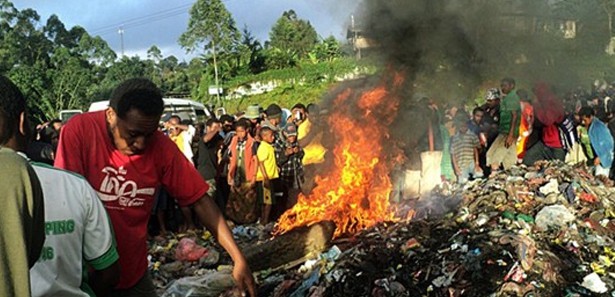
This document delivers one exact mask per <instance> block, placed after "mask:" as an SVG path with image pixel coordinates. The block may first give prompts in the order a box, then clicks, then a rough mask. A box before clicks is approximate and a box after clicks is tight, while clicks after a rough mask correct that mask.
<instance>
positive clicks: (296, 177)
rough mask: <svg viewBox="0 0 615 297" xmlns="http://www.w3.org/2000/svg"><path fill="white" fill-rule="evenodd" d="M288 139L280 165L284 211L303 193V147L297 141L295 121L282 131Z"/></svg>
mask: <svg viewBox="0 0 615 297" xmlns="http://www.w3.org/2000/svg"><path fill="white" fill-rule="evenodd" d="M282 133H283V136H284V138H285V139H286V141H285V142H284V147H283V152H284V154H283V160H282V161H278V164H281V165H280V180H281V184H282V187H283V189H284V190H283V191H284V196H285V197H286V201H285V202H286V205H283V206H282V212H283V211H285V210H287V209H289V208H291V207H293V206H294V205H295V203H297V197H298V196H299V193H301V185H302V184H303V182H304V176H303V164H302V163H301V162H302V159H303V155H304V154H305V153H304V152H303V149H302V148H301V147H300V146H299V142H298V141H297V126H296V125H295V124H293V123H290V122H289V123H288V124H286V127H284V130H283V131H282Z"/></svg>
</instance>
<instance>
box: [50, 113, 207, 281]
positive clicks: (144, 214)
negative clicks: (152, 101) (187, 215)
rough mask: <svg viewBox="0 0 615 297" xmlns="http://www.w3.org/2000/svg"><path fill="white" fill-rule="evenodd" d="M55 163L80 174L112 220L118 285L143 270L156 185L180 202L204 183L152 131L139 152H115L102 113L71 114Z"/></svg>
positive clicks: (198, 193) (197, 194) (200, 192)
mask: <svg viewBox="0 0 615 297" xmlns="http://www.w3.org/2000/svg"><path fill="white" fill-rule="evenodd" d="M55 166H56V167H59V168H63V169H66V170H70V171H73V172H76V173H79V174H81V175H83V176H84V177H85V178H86V179H87V180H88V182H89V183H90V185H92V187H93V188H94V189H95V190H96V192H97V194H98V197H99V198H100V200H102V202H103V204H104V205H105V208H106V209H107V213H108V214H109V217H110V218H111V222H112V223H113V228H114V231H115V236H116V239H117V247H118V251H119V254H120V266H121V277H120V283H119V284H118V287H117V288H119V289H125V288H130V287H132V286H134V285H135V284H136V283H137V281H139V279H141V277H143V275H144V274H145V272H146V270H147V222H148V220H149V217H150V214H151V211H152V207H153V204H154V196H155V194H156V191H157V190H159V189H160V187H161V186H164V188H165V189H166V190H167V191H168V192H169V193H170V195H171V196H172V197H174V198H175V199H176V200H177V202H178V203H179V205H181V206H186V205H190V204H192V203H194V202H196V201H197V200H198V199H199V198H201V197H203V196H204V195H205V193H206V192H207V189H208V186H207V183H205V181H204V180H203V179H202V178H201V176H200V175H199V173H198V171H197V170H196V169H195V168H194V165H192V164H191V163H190V162H189V161H188V160H187V159H186V157H185V156H184V154H182V153H181V151H180V150H179V149H178V148H177V145H175V144H174V143H173V142H172V141H171V140H170V139H169V138H168V137H166V136H164V135H163V134H162V133H161V132H158V131H157V132H156V133H154V135H153V136H152V139H150V142H149V145H148V147H147V148H146V150H145V151H144V153H143V154H140V155H132V156H126V155H123V154H122V153H121V152H120V151H118V150H117V149H116V148H115V146H114V144H113V142H112V139H111V136H110V134H109V132H108V129H107V122H106V119H105V112H104V111H100V112H91V113H85V114H82V115H77V116H75V117H73V118H72V119H71V120H70V121H69V122H68V123H67V124H66V126H64V127H62V132H61V135H60V143H59V145H58V151H57V155H56V160H55Z"/></svg>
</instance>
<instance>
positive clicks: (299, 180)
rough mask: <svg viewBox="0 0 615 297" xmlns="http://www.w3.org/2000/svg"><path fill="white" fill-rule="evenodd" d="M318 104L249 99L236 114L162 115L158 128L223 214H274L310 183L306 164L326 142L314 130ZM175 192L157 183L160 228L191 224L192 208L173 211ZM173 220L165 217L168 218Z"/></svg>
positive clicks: (262, 218) (251, 218)
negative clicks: (202, 117)
mask: <svg viewBox="0 0 615 297" xmlns="http://www.w3.org/2000/svg"><path fill="white" fill-rule="evenodd" d="M319 114H320V111H319V108H318V106H317V105H315V104H310V105H308V106H305V105H303V104H296V105H294V106H293V107H292V108H291V109H290V110H285V109H283V108H281V107H280V106H278V105H277V104H271V105H269V106H267V108H265V109H263V108H262V107H260V106H258V105H252V106H248V107H247V109H246V110H245V112H242V113H239V114H237V115H229V114H223V115H220V116H219V117H212V118H210V119H208V120H207V121H206V122H205V123H204V125H199V124H198V123H197V124H196V125H195V124H193V123H192V122H190V119H182V118H180V117H179V116H177V115H167V116H166V117H163V119H162V121H163V125H162V126H161V128H160V130H161V132H162V133H163V134H164V135H166V136H167V137H169V138H170V139H171V140H172V141H173V142H174V143H175V144H176V145H177V147H178V148H179V150H180V151H181V152H182V153H183V154H184V155H185V157H186V159H188V160H189V161H190V162H191V163H192V164H194V166H195V167H196V169H197V170H198V172H199V173H200V174H201V176H202V177H203V179H204V180H205V181H206V182H207V184H208V185H209V191H208V195H209V196H211V197H213V198H214V200H215V201H216V204H217V205H218V207H219V208H220V209H221V210H223V213H224V215H225V217H226V218H227V219H229V220H232V221H234V222H235V223H238V224H246V223H255V222H257V223H260V224H262V225H267V224H268V223H269V222H272V221H275V220H276V219H277V217H279V216H280V215H281V214H282V213H283V212H284V211H285V210H287V209H289V208H290V207H292V206H293V205H294V204H295V203H296V201H297V197H298V195H299V193H301V192H303V191H308V190H309V189H308V187H309V186H307V185H306V183H305V173H304V171H305V169H304V166H307V167H308V170H309V168H310V165H313V164H317V163H322V162H323V161H324V155H325V152H326V150H325V148H324V147H323V146H322V144H320V140H319V139H317V138H316V137H317V136H318V134H320V128H317V125H318V116H319ZM172 198H173V197H172V196H170V195H168V193H167V191H165V190H164V189H162V191H159V193H158V195H157V196H156V204H155V207H154V213H155V215H156V217H157V225H158V226H157V227H158V228H159V231H160V232H159V233H160V234H161V235H165V234H166V233H167V232H168V229H169V227H170V226H171V227H174V228H175V229H176V230H177V231H180V232H183V231H185V230H190V229H194V228H195V224H194V221H193V217H194V214H193V211H192V210H191V209H190V208H189V207H180V210H181V211H180V212H177V211H175V210H176V209H177V207H175V206H174V202H173V201H174V199H172ZM171 221H172V222H174V223H170V222H171Z"/></svg>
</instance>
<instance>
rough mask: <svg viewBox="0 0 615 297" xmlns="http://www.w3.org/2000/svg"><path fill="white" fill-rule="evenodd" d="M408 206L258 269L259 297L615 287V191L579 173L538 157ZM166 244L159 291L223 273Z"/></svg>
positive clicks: (590, 291)
mask: <svg viewBox="0 0 615 297" xmlns="http://www.w3.org/2000/svg"><path fill="white" fill-rule="evenodd" d="M427 200H431V201H429V202H428V201H427ZM451 201H453V202H451ZM440 202H446V203H452V204H453V205H455V204H458V207H456V208H455V210H454V211H451V212H448V213H446V214H444V215H442V214H440V213H438V211H432V210H433V209H431V206H433V205H435V204H438V203H440ZM410 209H411V210H413V211H416V216H415V218H414V220H412V221H404V222H381V223H378V224H376V225H375V226H372V227H370V228H368V229H366V230H363V231H360V232H358V233H357V234H355V235H352V236H346V237H338V238H337V239H334V240H333V241H331V242H330V244H329V245H328V246H329V248H328V250H327V249H324V246H320V247H321V248H322V249H321V250H323V251H325V252H322V253H319V254H318V253H316V254H314V253H313V254H312V255H311V257H310V258H309V259H308V260H307V261H300V262H297V261H294V262H293V261H291V260H290V259H289V260H288V262H289V264H288V265H284V266H282V267H281V268H279V267H277V266H279V265H278V264H276V265H275V266H276V267H272V266H271V265H270V267H265V266H266V265H264V266H261V267H259V268H261V269H258V270H260V271H258V272H257V276H258V281H259V283H260V289H259V296H314V297H315V296H603V295H601V294H606V293H609V294H610V293H612V292H615V265H614V264H613V263H615V242H614V241H613V240H612V238H613V235H614V234H615V189H613V188H610V187H607V186H605V184H604V181H603V180H601V179H596V178H594V177H593V176H592V175H590V174H588V173H587V169H586V168H585V167H583V166H576V167H573V166H569V165H564V164H562V163H546V162H545V163H541V164H537V166H535V167H530V168H526V167H514V168H512V169H510V170H508V171H506V172H503V173H501V174H500V175H497V176H495V177H493V178H491V179H484V180H476V181H473V182H471V183H469V184H467V185H466V186H465V187H463V188H461V187H452V188H439V191H436V192H434V194H433V195H432V196H431V197H430V198H424V199H421V200H419V201H410V202H408V203H406V205H402V206H400V207H399V209H398V214H399V213H401V212H407V211H408V210H410ZM403 215H405V214H403ZM403 215H402V214H400V216H403ZM242 228H246V227H245V226H241V228H239V229H242ZM249 228H252V227H249ZM239 229H238V228H236V229H235V230H236V232H235V233H236V237H237V238H238V239H239V240H242V241H243V243H242V246H243V248H244V249H246V250H248V249H258V248H259V245H260V246H263V245H264V244H268V245H269V249H271V248H272V247H271V243H272V242H274V241H275V240H277V239H279V238H274V239H273V240H265V242H264V243H261V244H258V245H255V243H256V241H258V237H261V239H265V238H266V237H268V235H267V233H266V232H264V231H263V229H254V230H255V232H257V233H253V234H252V235H253V236H251V237H245V236H243V235H242V234H243V233H244V232H243V231H242V230H239ZM240 233H241V234H240ZM290 234H292V232H290V233H289V235H290ZM284 236H286V235H284ZM291 236H294V237H292V239H290V240H285V241H283V244H285V245H286V246H292V244H297V242H300V241H301V240H303V239H305V238H307V237H303V235H291ZM203 238H206V236H205V237H201V238H200V239H197V242H199V243H200V244H201V245H204V246H206V247H207V248H208V249H211V247H213V246H214V243H213V242H211V241H207V240H203ZM280 238H282V237H280ZM168 244H171V245H173V244H177V241H173V242H170V243H158V244H155V245H154V246H153V247H152V251H156V250H161V248H160V247H163V250H167V251H168V252H167V253H166V254H164V253H162V254H161V253H158V254H156V253H153V255H154V258H153V259H152V261H153V262H154V263H156V262H160V261H166V262H167V264H162V265H160V266H158V268H157V270H156V269H155V270H154V273H153V275H154V278H155V279H156V280H157V281H158V285H159V286H160V287H161V288H162V287H164V286H163V284H164V285H167V290H169V289H171V288H175V289H176V288H177V286H173V282H172V281H171V279H172V278H163V276H164V275H166V274H168V273H169V270H171V271H175V272H171V273H175V274H173V275H174V278H179V276H180V275H181V276H191V277H193V276H195V275H196V276H199V275H200V276H201V278H207V279H209V278H211V274H212V273H213V274H219V273H223V272H219V271H218V272H217V271H215V270H213V271H208V270H205V269H202V268H200V269H195V267H199V265H198V264H196V263H199V262H194V263H195V264H189V263H185V262H180V263H181V265H180V264H173V263H177V261H175V260H173V255H174V254H175V252H174V250H173V248H166V247H165V245H168ZM214 249H215V248H214ZM274 254H275V255H274ZM272 255H274V256H276V255H277V256H279V257H283V254H281V253H272ZM162 257H168V258H166V259H164V258H162ZM199 261H202V260H199ZM168 263H171V264H172V265H169V264H168ZM222 263H230V261H229V259H225V258H224V257H221V259H220V261H219V262H218V263H217V264H214V265H213V266H208V267H212V268H214V267H216V265H220V264H222ZM154 266H156V264H154ZM170 266H173V267H175V266H177V267H175V268H173V267H170ZM191 267H192V268H191ZM223 267H224V266H223ZM275 268H277V269H275ZM223 271H224V270H223ZM222 279H224V278H222ZM192 280H193V281H194V279H192ZM168 296H173V295H168ZM174 296H193V295H174Z"/></svg>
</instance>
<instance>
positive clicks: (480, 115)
mask: <svg viewBox="0 0 615 297" xmlns="http://www.w3.org/2000/svg"><path fill="white" fill-rule="evenodd" d="M484 116H485V111H484V110H483V109H482V108H480V107H476V108H474V110H472V118H471V119H469V120H468V125H467V126H468V129H469V130H470V131H472V133H474V134H476V136H479V138H480V134H481V133H483V129H484V127H483V123H484V121H483V119H484ZM479 140H480V139H479ZM481 145H483V146H485V145H486V142H482V141H481Z"/></svg>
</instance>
